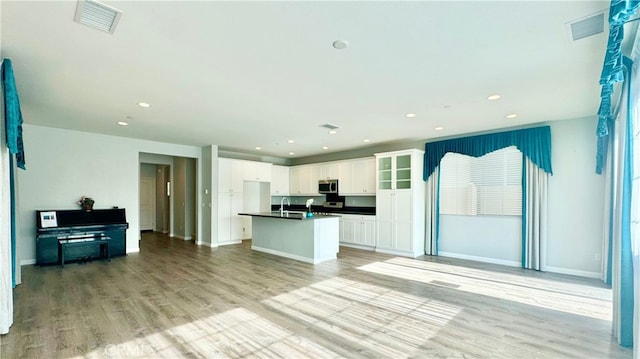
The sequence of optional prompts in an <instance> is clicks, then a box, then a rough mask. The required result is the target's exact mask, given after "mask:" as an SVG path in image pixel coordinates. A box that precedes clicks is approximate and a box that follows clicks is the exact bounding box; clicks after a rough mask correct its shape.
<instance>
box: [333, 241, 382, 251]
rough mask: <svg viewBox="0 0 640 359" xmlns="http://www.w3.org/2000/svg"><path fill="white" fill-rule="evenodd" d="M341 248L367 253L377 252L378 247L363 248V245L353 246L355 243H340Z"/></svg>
mask: <svg viewBox="0 0 640 359" xmlns="http://www.w3.org/2000/svg"><path fill="white" fill-rule="evenodd" d="M340 246H342V247H349V248H355V249H363V250H365V251H375V250H376V247H372V246H363V245H360V244H353V243H344V242H340Z"/></svg>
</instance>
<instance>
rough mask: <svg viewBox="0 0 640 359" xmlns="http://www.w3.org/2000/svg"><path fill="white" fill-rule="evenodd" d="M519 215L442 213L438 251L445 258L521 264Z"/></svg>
mask: <svg viewBox="0 0 640 359" xmlns="http://www.w3.org/2000/svg"><path fill="white" fill-rule="evenodd" d="M521 233H522V219H521V217H520V216H453V215H440V237H439V241H438V253H439V255H441V256H445V257H456V258H463V259H471V260H477V261H482V262H489V263H496V264H503V265H509V266H516V267H517V266H520V262H521V261H522V259H521V257H522V251H521V248H522V243H521V240H520V238H522V234H521Z"/></svg>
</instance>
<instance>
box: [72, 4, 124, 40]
mask: <svg viewBox="0 0 640 359" xmlns="http://www.w3.org/2000/svg"><path fill="white" fill-rule="evenodd" d="M121 16H122V11H120V10H118V9H116V8H113V7H111V6H108V5H105V4H103V3H100V2H98V1H95V0H78V7H77V8H76V17H75V21H76V22H78V23H81V24H83V25H87V26H90V27H92V28H94V29H98V30H100V31H104V32H108V33H110V34H113V32H114V31H115V30H116V25H118V21H120V17H121Z"/></svg>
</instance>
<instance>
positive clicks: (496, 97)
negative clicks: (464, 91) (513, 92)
mask: <svg viewBox="0 0 640 359" xmlns="http://www.w3.org/2000/svg"><path fill="white" fill-rule="evenodd" d="M500 97H502V96H500V95H498V94H495V95H491V96H489V97H487V100H489V101H495V100H497V99H499V98H500Z"/></svg>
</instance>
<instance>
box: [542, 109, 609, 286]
mask: <svg viewBox="0 0 640 359" xmlns="http://www.w3.org/2000/svg"><path fill="white" fill-rule="evenodd" d="M596 123H597V118H596V117H593V118H588V119H579V120H569V121H560V122H554V123H553V124H552V125H551V145H552V148H553V150H552V161H553V162H552V164H553V176H551V177H550V178H549V208H548V210H549V231H548V242H547V270H548V271H553V272H561V273H567V274H575V275H581V276H589V277H595V278H598V277H600V272H601V258H602V228H603V211H604V188H605V186H604V176H600V175H597V174H596V173H595V154H596V137H595V128H596ZM596 257H598V258H600V259H599V260H596V259H595V258H596Z"/></svg>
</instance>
